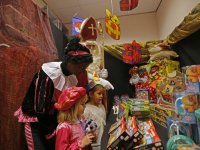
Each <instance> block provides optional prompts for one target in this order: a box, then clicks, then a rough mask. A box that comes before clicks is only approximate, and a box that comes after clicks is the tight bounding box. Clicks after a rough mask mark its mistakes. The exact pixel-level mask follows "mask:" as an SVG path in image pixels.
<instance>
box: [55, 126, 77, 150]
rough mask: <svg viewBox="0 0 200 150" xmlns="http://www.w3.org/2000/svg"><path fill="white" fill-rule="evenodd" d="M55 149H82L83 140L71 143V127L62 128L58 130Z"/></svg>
mask: <svg viewBox="0 0 200 150" xmlns="http://www.w3.org/2000/svg"><path fill="white" fill-rule="evenodd" d="M55 150H81V141H80V140H79V141H77V142H74V143H72V144H70V128H69V127H65V128H64V127H63V128H60V129H58V130H57V135H56V149H55Z"/></svg>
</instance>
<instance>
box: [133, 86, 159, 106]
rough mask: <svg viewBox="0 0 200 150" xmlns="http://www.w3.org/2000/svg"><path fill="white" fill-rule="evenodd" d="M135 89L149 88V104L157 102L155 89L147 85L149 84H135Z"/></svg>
mask: <svg viewBox="0 0 200 150" xmlns="http://www.w3.org/2000/svg"><path fill="white" fill-rule="evenodd" d="M135 89H148V90H149V100H150V103H151V104H156V103H157V97H156V89H155V88H153V87H151V86H149V85H145V84H143V85H135Z"/></svg>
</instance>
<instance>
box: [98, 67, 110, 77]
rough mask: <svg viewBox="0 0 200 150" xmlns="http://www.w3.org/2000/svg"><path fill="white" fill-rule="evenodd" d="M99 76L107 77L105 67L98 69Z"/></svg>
mask: <svg viewBox="0 0 200 150" xmlns="http://www.w3.org/2000/svg"><path fill="white" fill-rule="evenodd" d="M99 77H100V78H103V79H106V78H107V77H108V71H107V69H104V68H103V69H102V70H101V71H100V73H99Z"/></svg>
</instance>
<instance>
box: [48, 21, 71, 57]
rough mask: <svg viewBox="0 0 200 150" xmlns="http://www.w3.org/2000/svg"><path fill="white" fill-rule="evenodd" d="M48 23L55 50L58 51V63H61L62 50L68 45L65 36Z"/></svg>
mask: <svg viewBox="0 0 200 150" xmlns="http://www.w3.org/2000/svg"><path fill="white" fill-rule="evenodd" d="M49 22H50V25H51V30H52V33H53V37H54V40H55V43H56V48H57V50H58V57H59V61H62V60H63V56H64V49H65V47H66V46H67V43H68V40H67V36H66V35H65V34H63V33H62V31H61V30H59V29H58V28H57V27H56V26H55V25H54V24H53V23H52V22H51V21H49Z"/></svg>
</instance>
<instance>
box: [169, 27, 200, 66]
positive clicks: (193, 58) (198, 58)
mask: <svg viewBox="0 0 200 150" xmlns="http://www.w3.org/2000/svg"><path fill="white" fill-rule="evenodd" d="M172 49H173V50H174V51H175V52H176V53H177V54H178V55H179V57H178V58H177V59H175V60H177V61H179V62H180V66H181V67H183V66H187V65H197V64H200V30H198V31H196V32H195V33H193V34H191V35H190V36H188V37H186V38H184V39H183V40H181V41H179V42H178V43H176V44H174V45H172Z"/></svg>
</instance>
